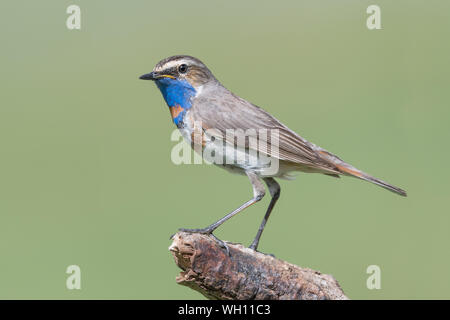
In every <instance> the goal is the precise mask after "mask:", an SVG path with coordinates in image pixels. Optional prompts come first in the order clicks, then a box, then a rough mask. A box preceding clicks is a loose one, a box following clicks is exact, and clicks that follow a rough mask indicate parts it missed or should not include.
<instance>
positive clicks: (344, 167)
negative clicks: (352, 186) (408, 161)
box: [336, 161, 406, 197]
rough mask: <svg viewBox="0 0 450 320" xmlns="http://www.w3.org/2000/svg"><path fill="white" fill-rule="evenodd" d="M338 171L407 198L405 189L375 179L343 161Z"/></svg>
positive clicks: (337, 165)
mask: <svg viewBox="0 0 450 320" xmlns="http://www.w3.org/2000/svg"><path fill="white" fill-rule="evenodd" d="M336 167H337V169H338V170H339V171H340V172H342V173H343V174H344V175H347V176H352V177H356V178H359V179H361V180H365V181H369V182H372V183H374V184H376V185H377V186H380V187H383V188H385V189H387V190H389V191H392V192H394V193H397V194H399V195H401V196H403V197H406V191H405V190H403V189H400V188H398V187H396V186H393V185H392V184H389V183H387V182H385V181H383V180H380V179H377V178H375V177H372V176H371V175H368V174H367V173H364V172H362V171H360V170H358V169H356V168H354V167H352V166H351V165H349V164H347V163H345V162H343V161H342V163H340V164H336Z"/></svg>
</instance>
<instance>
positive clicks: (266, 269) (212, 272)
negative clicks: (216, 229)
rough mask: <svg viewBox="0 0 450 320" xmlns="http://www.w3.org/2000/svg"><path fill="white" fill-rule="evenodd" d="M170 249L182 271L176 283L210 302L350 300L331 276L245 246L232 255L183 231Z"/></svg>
mask: <svg viewBox="0 0 450 320" xmlns="http://www.w3.org/2000/svg"><path fill="white" fill-rule="evenodd" d="M172 239H173V243H172V245H171V246H170V247H169V250H170V251H171V252H172V255H173V257H174V258H175V263H176V264H177V266H178V267H180V268H181V269H182V270H183V271H182V272H181V273H180V274H179V275H178V276H177V278H176V281H177V283H179V284H181V285H184V286H187V287H189V288H192V289H194V290H196V291H198V292H200V293H201V294H203V295H204V296H206V297H207V298H209V299H223V300H227V299H236V300H247V299H255V300H260V299H273V300H281V299H288V300H296V299H302V300H316V299H330V300H346V299H348V298H347V297H346V296H345V294H344V292H343V291H342V289H341V287H340V286H339V284H338V282H337V281H336V280H335V279H334V278H333V276H331V275H326V274H322V273H320V272H319V271H314V270H311V269H308V268H301V267H298V266H295V265H293V264H290V263H288V262H286V261H282V260H280V259H276V258H274V257H272V256H270V255H266V254H263V253H260V252H256V251H254V250H251V249H249V248H246V247H244V246H242V245H240V244H232V243H227V245H228V247H229V250H230V255H228V254H227V253H226V251H225V250H224V249H223V248H222V247H220V245H219V244H218V243H217V241H215V240H214V239H213V238H212V237H210V236H207V235H201V234H196V233H194V234H189V233H184V232H179V233H177V234H175V235H174V236H173V238H172Z"/></svg>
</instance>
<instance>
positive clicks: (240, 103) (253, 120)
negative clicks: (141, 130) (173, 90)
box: [192, 91, 339, 173]
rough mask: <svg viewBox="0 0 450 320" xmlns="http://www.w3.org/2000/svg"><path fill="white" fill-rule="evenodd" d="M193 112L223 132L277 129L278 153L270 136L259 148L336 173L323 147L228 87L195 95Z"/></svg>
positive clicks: (205, 122)
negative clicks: (224, 89) (199, 95)
mask: <svg viewBox="0 0 450 320" xmlns="http://www.w3.org/2000/svg"><path fill="white" fill-rule="evenodd" d="M216 93H217V92H216ZM204 96H205V95H204ZM192 112H193V113H194V114H193V116H194V119H197V120H201V121H202V125H203V127H204V128H214V129H216V130H219V131H220V132H221V134H222V135H223V136H225V132H226V130H227V129H234V130H236V129H242V130H248V129H257V130H258V129H278V132H279V148H278V149H279V150H278V154H274V152H273V150H272V148H270V146H271V144H270V139H266V140H268V141H267V146H268V147H269V148H264V144H262V146H261V144H258V152H262V153H264V154H267V155H269V156H272V157H273V156H276V157H277V158H279V159H280V160H284V161H289V162H292V163H293V164H294V165H295V164H299V165H303V166H308V167H311V168H315V169H318V170H323V171H324V172H328V173H339V171H338V170H337V168H336V167H335V166H334V165H333V164H332V163H330V162H329V161H327V160H326V159H324V158H323V157H322V156H321V155H320V153H319V150H323V149H321V148H318V147H316V146H315V145H314V144H312V143H310V142H308V141H306V140H305V139H303V138H302V137H300V136H299V135H298V134H296V133H295V132H293V131H292V130H290V129H289V128H288V127H286V126H285V125H283V124H282V123H281V122H279V121H278V120H277V119H275V118H274V117H273V116H271V115H270V114H269V113H267V112H266V111H264V110H263V109H261V108H259V107H258V106H255V105H254V104H251V103H250V102H248V101H246V100H244V99H242V98H239V97H237V96H235V95H234V94H232V93H231V92H229V91H223V92H220V95H219V96H218V95H216V96H214V97H202V98H197V99H196V100H195V101H194V103H193V108H192ZM258 138H259V139H263V138H262V137H258ZM231 143H233V142H231Z"/></svg>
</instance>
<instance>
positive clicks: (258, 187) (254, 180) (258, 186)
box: [178, 172, 266, 249]
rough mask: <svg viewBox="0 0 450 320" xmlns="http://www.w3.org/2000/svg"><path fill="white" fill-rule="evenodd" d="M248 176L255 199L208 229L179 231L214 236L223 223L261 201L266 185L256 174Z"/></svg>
mask: <svg viewBox="0 0 450 320" xmlns="http://www.w3.org/2000/svg"><path fill="white" fill-rule="evenodd" d="M246 174H247V176H248V178H249V179H250V182H251V184H252V186H253V198H252V199H251V200H249V201H247V202H246V203H244V204H243V205H241V206H240V207H239V208H237V209H236V210H234V211H233V212H230V213H229V214H227V215H226V216H225V217H223V218H222V219H220V220H218V221H216V222H214V223H213V224H211V225H210V226H208V227H206V228H202V229H178V230H179V231H182V232H189V233H202V234H212V232H213V231H214V230H216V229H217V228H218V227H219V226H220V225H221V224H222V223H224V222H225V221H227V220H228V219H230V218H231V217H233V216H234V215H236V214H238V213H239V212H241V211H242V210H244V209H245V208H248V207H250V206H251V205H252V204H254V203H256V202H258V201H260V200H261V199H262V198H263V197H264V195H265V193H266V192H265V189H264V185H263V184H262V182H261V180H260V179H259V177H258V176H257V175H256V174H254V173H253V172H246ZM214 238H215V236H214ZM216 239H217V238H216ZM217 240H218V239H217ZM221 242H222V241H221ZM221 244H222V245H223V244H224V243H223V242H222V243H221ZM225 247H226V246H225ZM227 249H228V248H227Z"/></svg>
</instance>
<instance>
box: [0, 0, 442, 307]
mask: <svg viewBox="0 0 450 320" xmlns="http://www.w3.org/2000/svg"><path fill="white" fill-rule="evenodd" d="M70 4H78V5H79V6H80V7H81V20H82V21H81V30H68V29H67V28H66V18H67V16H68V15H67V14H66V8H67V6H69V5H70ZM370 4H378V5H379V6H380V7H381V19H382V30H373V31H370V30H368V29H367V27H366V18H367V16H368V15H367V13H366V8H367V7H368V5H370ZM0 10H1V12H2V19H0V35H1V50H0V57H1V61H2V69H1V73H0V87H1V95H0V161H1V162H0V164H1V166H0V298H8V299H9V298H11V299H15V298H25V299H28V298H44V299H47V298H62V299H78V298H83V299H91V298H105V299H110V298H114V299H115V298H126V299H128V298H135V299H185V298H187V299H191V298H195V299H197V298H203V297H202V296H201V295H200V294H198V293H196V292H194V291H192V290H190V289H188V288H186V287H182V286H179V285H177V284H176V283H175V276H176V275H177V273H178V271H179V270H178V268H177V267H176V266H175V264H174V263H173V259H172V257H171V255H170V254H169V252H168V250H167V248H168V247H169V245H170V241H169V235H171V234H172V233H174V232H175V231H176V230H177V228H179V227H204V226H206V225H208V224H209V223H211V222H213V221H215V220H217V219H218V218H220V217H222V216H223V215H225V214H226V213H228V212H229V211H231V210H232V209H234V208H235V207H237V206H239V205H240V204H242V203H243V202H244V201H246V200H248V199H249V198H250V197H251V195H252V193H251V187H250V184H249V182H248V181H247V179H246V178H245V177H241V176H236V175H230V174H228V173H227V172H226V171H224V170H221V169H218V168H215V167H213V166H209V165H182V166H176V165H174V164H173V163H172V162H171V160H170V152H171V149H172V147H173V146H174V145H175V144H176V142H172V141H170V135H171V133H172V131H173V130H174V125H173V124H172V123H171V119H170V115H169V112H168V110H167V107H166V105H165V103H164V101H163V99H162V97H161V94H160V93H159V91H158V90H157V88H156V87H155V86H154V84H153V83H151V82H148V81H140V80H138V77H139V76H140V75H141V74H143V73H147V72H150V71H151V70H152V68H153V66H154V65H155V64H156V63H157V62H158V61H159V60H161V59H162V58H165V57H167V56H170V55H174V54H190V55H193V56H196V57H198V58H200V59H201V60H203V61H204V62H205V63H206V64H207V65H208V67H209V68H210V69H211V70H212V71H213V72H214V74H215V75H216V77H217V78H218V79H219V80H220V81H221V82H222V83H223V84H224V85H225V86H226V87H228V88H229V89H230V90H231V91H233V92H234V93H236V94H238V95H240V96H242V97H243V98H245V99H247V100H249V101H251V102H253V103H255V104H257V105H259V106H261V107H263V108H265V109H266V110H268V111H269V112H270V113H272V114H273V115H274V116H276V117H277V118H278V119H280V120H281V121H282V122H284V123H285V124H286V125H288V126H289V127H290V128H291V129H293V130H295V131H297V132H298V133H299V134H301V135H302V136H303V137H305V138H306V139H308V140H310V141H312V142H314V143H316V144H317V145H319V146H321V147H323V148H326V149H328V150H329V151H331V152H333V153H336V154H338V155H339V156H341V157H342V158H343V159H344V160H346V161H348V162H350V163H352V164H353V165H354V166H356V167H358V168H360V169H362V170H365V171H366V172H368V173H371V174H373V175H375V176H377V177H379V178H381V179H384V180H386V181H388V182H390V183H393V184H395V185H398V186H399V187H402V188H404V189H406V190H407V191H408V198H402V197H399V196H396V195H394V194H392V193H390V192H387V191H385V190H384V189H381V188H378V187H375V186H373V185H370V184H368V183H365V182H361V181H358V180H356V179H349V178H343V179H339V180H338V179H332V178H330V177H326V176H322V175H315V174H310V175H307V174H300V175H299V176H298V178H297V180H295V181H281V186H282V194H281V199H280V201H279V204H278V206H277V207H276V209H275V211H274V213H273V216H272V217H271V219H270V221H269V223H268V226H267V228H266V230H265V232H264V235H263V237H262V241H261V245H260V250H261V251H264V252H269V253H273V254H275V255H276V256H277V257H278V258H281V259H284V260H287V261H289V262H291V263H294V264H298V265H300V266H306V267H310V268H313V269H318V270H320V271H322V272H324V273H330V274H332V275H333V276H334V277H336V279H337V280H338V281H339V282H340V284H341V286H342V287H343V289H344V291H345V293H346V294H347V295H348V296H349V297H350V298H353V299H381V298H385V299H397V298H450V294H449V287H450V273H449V272H448V270H449V267H450V254H449V243H450V233H449V226H450V214H449V212H448V211H449V210H448V199H449V190H448V186H449V178H450V175H449V169H448V159H449V158H450V152H449V148H448V138H449V136H450V135H449V133H450V132H449V117H450V111H449V105H450V90H449V71H450V64H449V57H450V42H449V41H448V39H449V30H450V19H449V12H450V3H449V2H448V1H444V0H442V1H437V0H436V1H430V0H428V1H424V0H423V1H412V0H409V1H406V0H403V1H381V0H378V1H359V0H358V1H356V0H354V1H332V0H329V1H314V0H308V1H278V2H275V1H245V2H243V1H226V2H224V1H221V2H219V1H144V0H142V1H128V2H127V1H106V0H104V1H100V0H96V1H87V0H83V1H80V0H73V1H17V0H15V1H12V0H8V1H1V3H0ZM268 202H269V197H266V198H265V199H264V200H263V201H262V202H260V203H259V204H257V205H255V206H253V207H251V208H249V209H248V210H246V211H245V212H244V213H242V214H240V215H238V216H237V217H235V218H233V219H232V220H230V221H229V222H227V223H226V224H225V225H223V226H222V227H221V228H219V229H218V231H217V232H216V234H217V236H218V237H220V238H222V239H226V240H232V241H235V242H242V243H245V244H247V245H248V244H249V243H250V242H251V240H252V238H253V236H254V235H255V233H256V230H257V227H258V226H259V223H260V220H261V218H262V216H263V214H264V210H265V208H266V206H267V205H268ZM72 264H76V265H79V266H80V267H81V276H82V280H81V281H82V282H81V286H82V289H81V290H72V291H71V290H68V289H66V278H67V276H68V275H67V274H66V273H65V270H66V268H67V266H69V265H72ZM369 265H378V266H380V268H381V289H380V290H368V289H367V287H366V279H367V277H368V276H369V275H368V274H366V268H367V267H368V266H369Z"/></svg>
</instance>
